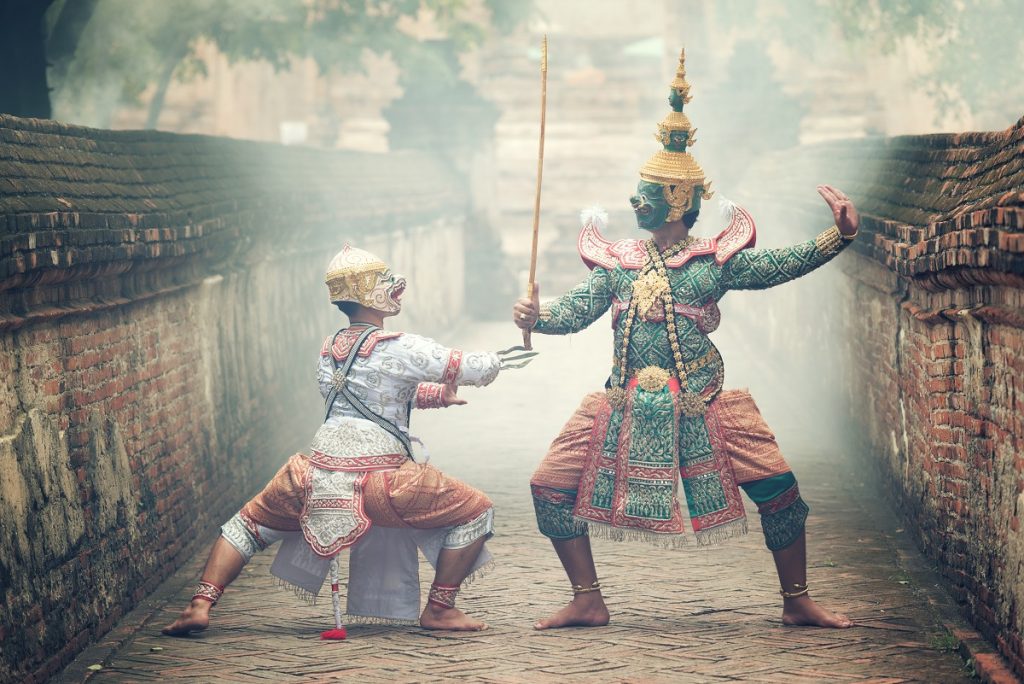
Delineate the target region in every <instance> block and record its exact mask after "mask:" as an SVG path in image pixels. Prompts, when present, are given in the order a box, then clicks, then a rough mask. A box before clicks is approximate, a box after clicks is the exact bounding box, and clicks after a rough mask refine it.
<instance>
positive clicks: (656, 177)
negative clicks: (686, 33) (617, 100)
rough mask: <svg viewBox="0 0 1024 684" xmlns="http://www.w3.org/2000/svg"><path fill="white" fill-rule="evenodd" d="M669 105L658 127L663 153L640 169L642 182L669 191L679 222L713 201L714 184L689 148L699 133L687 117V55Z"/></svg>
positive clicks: (673, 214) (673, 216)
mask: <svg viewBox="0 0 1024 684" xmlns="http://www.w3.org/2000/svg"><path fill="white" fill-rule="evenodd" d="M670 87H671V89H672V90H671V92H670V94H669V104H670V105H671V106H672V109H671V111H669V113H668V114H667V115H666V116H665V118H664V119H662V121H661V123H659V124H658V132H657V134H655V136H654V137H655V139H656V140H658V142H660V143H661V144H662V148H663V149H661V150H660V151H658V152H655V153H654V155H653V156H652V157H651V158H650V159H648V160H647V163H646V164H644V165H643V168H641V169H640V178H642V179H643V180H645V181H648V182H650V183H657V184H658V185H664V186H673V187H666V188H665V198H666V199H667V200H668V202H669V204H670V205H671V206H672V211H671V212H670V213H669V216H668V220H669V221H675V220H678V219H679V218H680V217H681V216H682V215H683V214H685V213H688V212H689V211H692V210H694V209H695V208H699V207H700V202H699V199H698V198H703V199H710V198H711V194H712V193H711V183H710V182H709V181H708V180H707V179H706V178H705V176H704V169H702V168H701V167H700V164H698V163H697V160H696V159H694V158H693V156H692V155H690V154H689V153H688V152H687V151H686V148H687V147H689V146H690V145H693V144H694V143H695V142H697V140H696V138H695V134H696V132H697V129H696V128H694V127H693V126H692V124H691V123H690V119H689V117H687V116H686V114H684V113H683V106H684V105H685V104H686V103H688V102H689V101H690V99H691V98H690V84H689V83H688V82H687V81H686V51H685V50H681V51H680V53H679V67H678V68H677V69H676V77H675V78H674V79H673V80H672V83H671V84H670Z"/></svg>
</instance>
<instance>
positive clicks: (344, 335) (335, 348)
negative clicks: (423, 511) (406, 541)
mask: <svg viewBox="0 0 1024 684" xmlns="http://www.w3.org/2000/svg"><path fill="white" fill-rule="evenodd" d="M364 330H365V328H363V327H362V326H356V327H353V328H346V329H345V330H342V331H341V332H340V333H339V334H338V335H336V336H332V337H329V338H327V339H326V340H325V341H324V344H323V347H322V348H321V351H320V359H319V361H318V364H317V381H318V383H319V385H320V392H321V394H322V395H323V396H324V398H325V399H327V398H328V397H329V396H330V394H331V392H332V390H333V389H334V384H333V379H334V375H335V371H336V369H337V368H341V367H343V366H344V365H345V362H346V361H347V360H348V358H349V355H350V354H352V353H353V347H354V345H355V342H356V341H357V339H358V337H359V336H360V334H361V333H362V332H363V331H364ZM500 366H501V361H500V359H499V357H498V355H497V354H496V353H492V352H463V351H462V350H460V349H449V348H447V347H444V346H443V345H441V344H438V343H437V342H435V341H434V340H431V339H430V338H427V337H422V336H420V335H413V334H410V333H401V332H387V331H384V330H377V331H374V332H373V333H371V334H370V336H369V337H368V338H367V339H366V341H365V342H364V343H363V345H362V347H361V349H360V350H359V351H358V356H357V358H356V360H355V362H354V363H353V364H352V367H351V368H350V369H349V372H348V373H347V375H346V377H345V383H346V386H347V387H348V389H349V390H350V391H351V392H352V393H353V394H354V395H355V396H356V397H358V398H359V400H360V401H362V402H363V403H364V404H365V405H366V407H367V408H369V409H370V410H371V411H373V412H374V413H376V414H377V415H378V416H380V417H382V418H384V419H385V420H387V421H389V422H391V423H393V424H395V425H396V426H397V427H398V428H399V429H400V430H402V431H403V432H406V433H407V431H408V426H409V409H410V407H412V406H416V407H420V408H431V407H435V406H439V405H440V395H441V389H442V388H443V385H444V384H456V385H487V384H489V383H490V382H492V381H493V380H494V378H495V377H497V375H498V371H499V370H500ZM328 411H329V412H328ZM328 411H325V413H327V416H326V420H325V422H324V424H323V425H321V426H320V428H319V429H318V430H317V431H316V434H315V435H314V436H313V443H312V445H311V450H310V451H311V455H310V462H311V463H312V464H313V465H314V467H315V468H314V471H313V476H312V480H311V483H310V494H309V498H308V500H307V504H306V510H305V511H304V513H303V515H302V518H301V519H300V524H301V527H302V532H303V535H304V536H305V538H306V541H307V542H308V543H309V545H310V547H311V548H312V549H313V551H314V552H315V553H316V554H317V555H319V556H323V557H330V556H333V555H334V554H336V553H337V552H338V551H340V550H342V549H344V548H346V547H348V546H351V545H352V544H354V543H355V542H356V541H358V540H359V538H360V537H361V536H362V535H363V534H365V533H366V532H367V531H368V530H369V529H370V526H371V521H370V520H369V518H368V517H367V516H366V514H365V513H364V512H363V506H362V485H363V483H364V482H365V480H366V478H367V477H368V476H369V473H370V472H373V471H377V470H393V469H395V468H398V467H400V466H401V465H402V464H403V463H404V462H405V461H406V459H407V458H409V457H410V454H408V453H407V452H406V449H405V446H404V445H403V444H402V442H401V441H400V440H399V439H398V438H396V437H395V436H394V435H392V434H391V433H389V432H388V431H387V430H385V429H384V428H382V427H381V426H380V425H378V424H376V423H375V422H373V421H372V420H367V419H365V418H363V417H361V415H360V413H359V412H358V411H357V410H356V409H355V407H353V406H352V405H351V404H350V403H349V402H348V400H346V399H345V397H344V396H343V395H342V394H341V393H340V392H339V393H336V396H335V398H334V402H333V404H332V405H331V406H330V408H329V409H328Z"/></svg>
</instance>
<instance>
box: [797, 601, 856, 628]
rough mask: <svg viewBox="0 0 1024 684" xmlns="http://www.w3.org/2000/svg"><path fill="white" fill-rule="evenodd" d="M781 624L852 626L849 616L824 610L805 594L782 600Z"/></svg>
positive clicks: (832, 626)
mask: <svg viewBox="0 0 1024 684" xmlns="http://www.w3.org/2000/svg"><path fill="white" fill-rule="evenodd" d="M782 624H784V625H786V626H787V627H831V628H833V629H846V628H847V627H853V622H852V621H851V620H850V618H848V617H846V616H845V615H840V614H838V613H833V612H831V611H828V610H825V609H824V608H822V607H821V606H819V605H818V604H817V603H815V602H814V601H813V600H811V597H810V596H807V595H806V594H805V595H804V596H798V597H797V598H792V599H784V600H783V602H782Z"/></svg>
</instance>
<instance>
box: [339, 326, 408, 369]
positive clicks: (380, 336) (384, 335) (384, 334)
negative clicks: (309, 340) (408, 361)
mask: <svg viewBox="0 0 1024 684" xmlns="http://www.w3.org/2000/svg"><path fill="white" fill-rule="evenodd" d="M361 333H362V330H359V329H356V330H352V329H350V328H349V329H346V330H343V331H342V332H341V333H340V334H339V335H338V337H337V339H335V337H334V336H333V335H332V336H331V337H328V338H327V339H326V340H324V345H323V347H321V348H320V356H333V357H334V360H335V361H344V360H345V359H347V358H348V355H349V354H351V353H352V346H353V345H354V344H355V343H356V340H358V339H359V335H360V334H361ZM401 336H402V333H400V332H388V331H385V330H376V331H374V332H372V333H370V336H369V337H368V338H366V342H365V343H364V344H363V347H362V349H360V350H359V356H360V357H362V358H366V357H368V356H369V355H370V354H372V353H373V350H374V347H376V346H377V345H378V344H380V343H381V342H382V341H384V340H394V339H396V338H399V337H401ZM331 340H334V344H333V346H332V345H331Z"/></svg>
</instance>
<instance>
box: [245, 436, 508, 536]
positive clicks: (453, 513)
mask: <svg viewBox="0 0 1024 684" xmlns="http://www.w3.org/2000/svg"><path fill="white" fill-rule="evenodd" d="M313 467H314V466H313V465H312V464H310V462H309V458H308V457H307V456H305V455H304V454H295V455H294V456H292V457H291V458H289V459H288V462H287V463H285V464H284V466H282V467H281V469H280V470H278V471H277V474H276V475H274V477H273V479H272V480H271V481H270V482H269V483H268V484H267V486H266V487H264V488H263V491H262V492H260V493H259V494H257V495H256V496H254V497H253V498H252V499H251V500H250V501H249V502H248V503H247V504H245V506H243V507H242V516H243V517H245V518H248V519H249V520H251V521H253V522H255V523H257V524H259V525H263V526H264V527H268V528H270V529H272V530H280V531H286V532H291V531H298V530H300V529H301V527H300V524H299V519H300V517H301V516H302V511H303V509H304V507H305V505H306V500H305V499H306V494H305V492H306V489H305V485H304V483H305V482H308V478H309V470H310V469H311V468H313ZM361 489H362V504H363V511H364V512H365V513H366V515H367V517H369V519H370V521H371V522H372V523H373V524H375V525H380V526H381V527H414V528H418V529H437V528H441V527H454V526H457V525H464V524H466V523H468V522H470V521H472V520H475V519H476V518H478V517H479V516H480V515H482V514H483V513H484V511H486V510H487V509H488V508H490V507H491V500H490V499H489V498H488V497H487V495H486V494H484V493H483V492H481V491H480V490H478V489H476V488H474V487H471V486H469V485H467V484H465V483H464V482H462V481H460V480H457V479H455V478H453V477H449V476H447V475H445V474H444V473H442V472H441V471H440V470H438V469H437V468H435V467H434V466H432V465H429V464H419V463H414V462H413V461H407V462H406V463H405V464H404V465H402V466H401V467H400V468H398V469H396V470H383V471H375V472H372V473H369V474H368V476H367V478H366V480H365V482H364V483H363V485H362V487H361Z"/></svg>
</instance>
